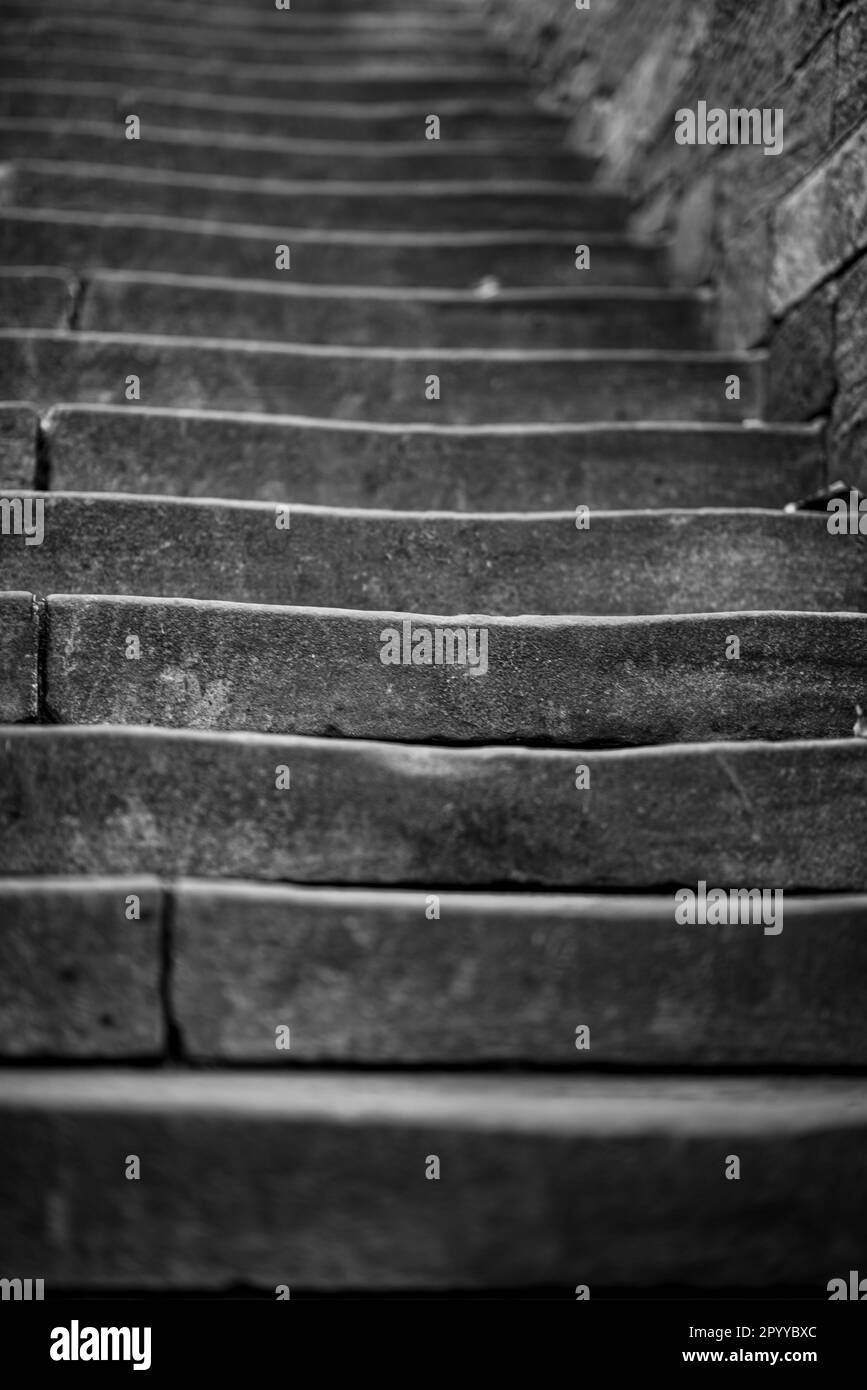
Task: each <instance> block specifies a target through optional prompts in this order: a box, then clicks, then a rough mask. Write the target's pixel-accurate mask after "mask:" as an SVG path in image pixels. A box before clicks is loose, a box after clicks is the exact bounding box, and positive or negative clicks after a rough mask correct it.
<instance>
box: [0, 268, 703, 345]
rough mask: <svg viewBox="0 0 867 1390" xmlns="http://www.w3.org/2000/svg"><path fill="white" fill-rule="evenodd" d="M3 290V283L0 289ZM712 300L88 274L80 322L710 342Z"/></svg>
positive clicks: (523, 340)
mask: <svg viewBox="0 0 867 1390" xmlns="http://www.w3.org/2000/svg"><path fill="white" fill-rule="evenodd" d="M0 296H2V286H0ZM21 298H22V299H23V303H22V304H20V305H14V306H13V315H12V317H11V319H9V320H8V322H9V323H10V324H21V325H25V324H27V320H28V314H30V315H32V316H33V318H34V322H32V323H31V324H29V325H28V326H32V327H39V328H42V327H55V326H63V325H64V323H65V320H64V319H63V316H62V313H61V314H60V315H58V314H57V313H55V314H54V315H53V317H52V315H51V314H50V313H49V312H47V311H43V312H40V310H41V306H40V305H39V304H38V302H37V303H34V300H35V295H34V293H33V292H32V290H31V288H30V286H28V285H24V286H22V293H21ZM712 309H713V306H712V303H711V302H710V301H706V300H705V301H703V300H699V299H696V298H695V297H693V296H689V295H685V296H670V297H668V296H666V297H660V298H658V299H655V300H650V301H648V300H647V299H642V298H639V299H636V298H630V297H628V296H625V295H620V296H616V295H611V296H609V297H602V296H599V297H598V298H596V299H590V298H585V299H584V300H583V301H581V300H577V299H573V300H568V299H566V298H565V297H564V296H563V292H562V291H561V295H560V298H559V301H558V298H557V297H556V296H555V295H549V296H541V295H540V296H539V297H538V299H537V301H536V302H535V303H533V302H526V301H524V302H521V303H514V302H513V303H511V304H510V303H508V302H505V303H504V302H503V301H502V299H501V300H500V301H499V302H498V301H497V299H496V298H494V299H479V300H477V301H476V302H469V303H451V304H448V303H436V302H430V301H429V302H425V301H423V300H419V299H415V300H413V299H412V298H411V297H410V296H407V297H406V298H404V299H403V300H402V301H401V300H395V299H391V300H387V299H379V300H374V299H361V298H350V297H348V296H342V295H329V296H327V297H315V296H314V297H304V296H302V295H299V294H295V293H282V294H281V293H280V292H279V290H278V289H277V288H276V287H275V291H274V292H271V293H252V294H251V293H250V291H249V290H248V289H245V287H244V286H243V284H239V283H236V284H235V285H234V286H232V287H228V288H225V289H218V288H214V287H208V288H204V287H203V288H197V287H195V286H188V285H184V284H179V283H177V282H173V283H172V282H170V283H168V284H165V285H159V284H148V283H145V282H138V283H136V282H134V281H133V282H130V281H121V280H109V279H103V280H100V279H95V280H92V281H91V282H90V284H89V285H88V287H87V292H86V297H85V301H84V306H83V310H82V313H81V315H80V317H79V320H78V326H79V327H80V328H82V329H86V330H93V331H96V332H109V333H113V332H114V333H124V332H126V333H170V334H180V335H184V334H187V335H195V336H198V337H217V338H219V337H226V338H257V339H260V340H265V339H269V340H274V341H277V342H280V341H282V342H296V343H301V342H303V343H334V344H336V345H339V346H344V347H352V346H355V347H370V346H374V345H377V344H389V345H390V346H393V347H398V346H404V345H405V346H407V347H442V348H456V347H479V348H484V347H490V348H498V347H502V345H503V344H504V343H508V344H509V345H510V347H512V348H527V349H534V348H589V347H599V348H603V349H611V348H627V347H629V348H634V347H644V348H690V347H694V348H697V349H702V348H709V347H712V346H713V341H712V334H711V321H712V318H713V313H712Z"/></svg>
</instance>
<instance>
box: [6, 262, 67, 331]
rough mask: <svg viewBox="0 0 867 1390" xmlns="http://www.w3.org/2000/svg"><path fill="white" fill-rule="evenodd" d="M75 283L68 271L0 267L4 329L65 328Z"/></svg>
mask: <svg viewBox="0 0 867 1390" xmlns="http://www.w3.org/2000/svg"><path fill="white" fill-rule="evenodd" d="M74 292H75V281H74V278H73V277H72V276H70V274H69V272H68V271H65V270H50V269H48V268H42V267H40V269H38V270H25V269H23V268H22V269H20V270H11V269H7V268H6V267H2V268H0V323H2V325H3V327H4V328H66V326H67V324H68V321H69V314H70V310H71V309H72V304H73V296H74Z"/></svg>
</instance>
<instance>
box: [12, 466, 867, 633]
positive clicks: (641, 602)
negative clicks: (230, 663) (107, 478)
mask: <svg viewBox="0 0 867 1390" xmlns="http://www.w3.org/2000/svg"><path fill="white" fill-rule="evenodd" d="M43 500H44V502H45V510H44V530H45V534H44V539H43V541H42V543H41V544H40V545H29V546H28V545H25V544H24V543H23V540H22V538H21V537H20V536H0V578H2V581H3V583H4V584H5V586H6V587H7V588H10V589H18V590H29V591H31V592H33V593H36V594H40V595H45V594H51V593H91V594H94V593H95V594H99V593H103V594H133V595H135V594H138V595H143V596H147V595H150V596H153V597H158V598H159V597H162V598H171V597H178V598H200V599H222V600H226V601H230V602H239V603H276V604H295V605H299V606H308V607H310V606H313V607H322V608H356V609H361V610H367V611H370V610H377V611H378V610H383V609H384V610H387V611H390V612H395V611H397V612H415V613H497V614H500V615H502V616H508V615H512V614H523V613H549V614H581V613H583V614H587V615H596V616H609V615H611V616H618V615H620V616H629V615H632V614H642V613H657V614H675V613H690V612H692V613H720V612H726V613H727V612H734V611H737V610H748V611H756V610H759V611H766V612H773V611H780V610H782V611H789V612H808V611H817V610H818V611H829V612H833V611H837V612H844V613H845V612H849V613H853V612H864V611H867V572H865V564H864V556H863V547H862V546H860V545H859V544H858V537H841V536H831V535H829V534H828V530H827V527H826V524H825V521H824V518H823V517H821V516H817V515H815V514H812V515H805V514H801V515H785V514H782V513H780V514H778V515H774V514H773V513H762V512H758V513H752V514H746V515H745V514H743V513H739V512H730V513H728V514H726V513H722V514H719V513H713V512H711V513H706V514H702V513H688V512H680V513H676V512H675V513H663V514H661V515H659V514H657V515H654V514H653V513H646V512H634V513H631V514H625V515H620V516H618V515H613V516H612V515H608V516H605V515H597V516H596V518H595V520H594V519H593V517H592V514H591V524H590V529H589V530H586V531H583V530H582V531H578V530H576V528H575V525H574V519H573V517H572V516H570V515H568V514H566V515H563V516H561V517H555V518H551V517H532V516H529V517H507V518H503V517H501V516H500V517H480V516H478V515H476V516H467V517H460V516H455V517H442V516H440V517H436V516H433V517H431V516H424V515H415V516H413V515H409V516H407V515H403V516H402V515H399V514H398V515H388V514H373V515H371V514H370V513H365V512H363V511H362V512H351V511H350V512H342V513H341V512H339V511H329V510H323V511H321V512H316V511H305V510H304V509H303V508H300V507H295V506H293V507H292V508H291V512H290V515H289V521H290V529H289V530H283V529H281V530H278V529H277V527H276V519H275V518H276V510H275V508H274V507H273V506H268V505H263V506H261V507H259V506H255V505H247V506H240V507H239V506H233V505H231V504H230V503H224V504H214V505H213V506H207V505H203V504H201V503H195V502H187V503H185V502H182V501H167V500H165V499H157V498H154V499H147V500H145V499H142V500H138V501H137V500H134V499H129V498H126V499H124V498H112V497H90V498H87V497H83V498H74V497H62V496H56V495H55V496H52V495H51V494H50V493H49V494H46V495H45V496H44V498H43ZM284 519H285V518H284ZM383 556H386V557H387V563H385V564H384V563H383Z"/></svg>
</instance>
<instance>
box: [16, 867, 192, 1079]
mask: <svg viewBox="0 0 867 1390" xmlns="http://www.w3.org/2000/svg"><path fill="white" fill-rule="evenodd" d="M133 899H137V902H134V901H133ZM136 912H137V913H138V914H139V915H138V916H132V917H131V916H130V913H133V914H134V913H136ZM161 918H162V892H161V890H160V888H159V885H158V884H157V883H155V882H154V881H152V880H142V879H139V878H136V877H123V878H117V879H114V880H105V879H96V880H94V879H89V880H80V879H57V878H45V879H14V878H13V879H8V878H6V879H0V943H2V953H3V970H2V973H0V1055H2V1056H4V1057H55V1058H100V1057H113V1058H119V1057H137V1056H139V1057H153V1056H155V1055H157V1054H158V1053H159V1052H160V1050H161V1048H162V1046H163V1041H164V1037H163V1034H164V1025H163V1019H162V1004H161V996H160V991H161V983H160V981H161V974H162V967H161V941H160V938H161V930H162V927H161Z"/></svg>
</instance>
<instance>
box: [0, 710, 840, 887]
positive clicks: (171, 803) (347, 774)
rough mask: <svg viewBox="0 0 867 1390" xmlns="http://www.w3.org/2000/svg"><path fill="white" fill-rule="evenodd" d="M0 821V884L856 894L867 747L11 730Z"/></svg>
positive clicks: (0, 732)
mask: <svg viewBox="0 0 867 1390" xmlns="http://www.w3.org/2000/svg"><path fill="white" fill-rule="evenodd" d="M278 783H279V784H280V785H279V786H278ZM0 829H2V837H0V839H2V845H3V849H2V859H0V872H2V873H4V874H7V875H18V874H131V875H137V874H158V875H162V876H167V875H168V876H175V875H177V874H185V875H194V876H199V877H213V878H256V879H262V880H283V881H287V880H288V881H295V882H303V883H327V884H336V885H340V884H344V885H347V886H349V885H352V884H358V885H364V884H367V885H371V886H374V885H377V884H381V885H383V886H393V887H401V886H403V887H409V886H414V887H418V888H422V889H423V890H424V891H425V893H429V892H436V891H437V890H438V888H439V887H442V888H456V889H460V890H462V891H469V890H472V889H474V888H482V887H490V888H506V887H520V888H529V887H535V888H538V887H547V888H562V889H581V890H584V889H606V890H624V891H628V892H632V891H635V890H638V889H649V890H653V889H664V890H666V891H668V890H669V889H670V888H671V887H672V885H673V886H675V887H677V888H690V889H692V888H693V885H697V884H698V883H699V882H706V883H707V884H709V885H712V886H717V885H719V886H721V887H725V888H729V887H731V886H732V885H735V886H738V887H740V886H743V887H745V888H755V887H759V888H762V889H768V890H771V889H773V890H774V891H776V890H783V891H798V892H809V893H813V892H829V891H834V892H864V890H865V889H867V858H865V855H864V843H865V836H867V739H863V738H852V739H847V740H827V739H826V740H821V741H814V742H800V741H795V742H785V743H763V742H749V743H705V744H683V745H668V746H665V747H660V748H649V749H647V748H644V749H625V750H616V751H604V752H599V751H588V750H585V749H581V750H579V749H571V750H569V749H563V750H559V749H538V748H532V749H531V748H526V747H514V746H512V747H504V746H497V745H494V746H489V747H485V748H470V749H468V748H462V749H459V748H437V747H431V746H422V745H417V744H393V743H372V742H365V741H362V740H346V739H338V738H325V739H319V738H297V737H288V736H277V735H265V734H252V733H211V732H202V731H198V730H196V731H190V730H186V729H184V730H179V729H153V728H142V727H119V726H108V725H102V726H99V725H96V726H87V727H76V726H62V725H44V726H39V727H34V726H32V725H22V724H7V725H4V726H3V727H2V728H0Z"/></svg>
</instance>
